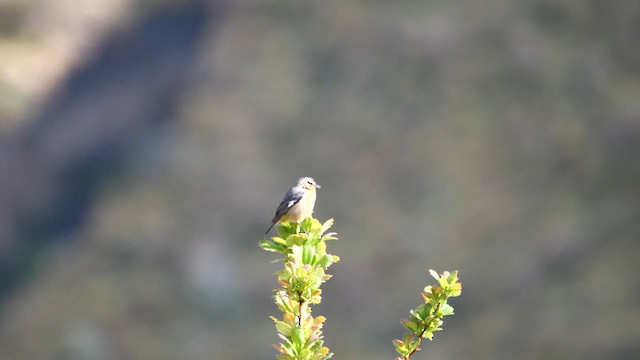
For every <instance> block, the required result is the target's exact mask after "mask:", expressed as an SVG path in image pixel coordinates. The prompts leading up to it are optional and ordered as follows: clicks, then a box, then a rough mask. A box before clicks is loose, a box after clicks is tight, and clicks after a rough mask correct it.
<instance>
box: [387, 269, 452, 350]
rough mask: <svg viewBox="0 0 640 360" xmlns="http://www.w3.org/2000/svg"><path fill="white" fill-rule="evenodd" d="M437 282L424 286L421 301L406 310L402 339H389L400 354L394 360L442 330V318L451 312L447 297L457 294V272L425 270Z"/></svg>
mask: <svg viewBox="0 0 640 360" xmlns="http://www.w3.org/2000/svg"><path fill="white" fill-rule="evenodd" d="M429 273H430V274H431V276H433V277H434V278H435V279H436V280H437V281H438V285H439V286H438V285H428V286H427V287H425V288H424V291H423V292H422V298H423V299H424V303H423V304H421V305H420V306H418V307H417V308H415V309H413V310H411V311H410V315H411V316H410V317H409V319H404V320H402V321H401V322H402V325H404V327H405V328H407V330H409V332H408V333H406V334H405V335H404V336H403V337H402V339H395V340H393V345H394V346H395V348H396V352H397V353H398V354H399V355H400V356H398V357H397V358H396V360H409V359H410V358H411V355H413V354H414V353H415V352H416V351H419V350H420V343H421V342H422V339H429V340H432V339H433V333H434V332H436V331H440V330H442V328H441V326H442V323H443V318H444V317H445V316H448V315H453V307H452V306H451V305H449V304H447V300H448V299H449V298H451V297H457V296H460V294H461V293H462V284H461V283H460V282H458V272H457V271H454V272H452V273H449V272H448V271H445V272H443V273H442V274H441V275H438V273H437V272H435V271H434V270H429Z"/></svg>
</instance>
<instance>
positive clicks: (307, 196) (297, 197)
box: [264, 176, 321, 237]
mask: <svg viewBox="0 0 640 360" xmlns="http://www.w3.org/2000/svg"><path fill="white" fill-rule="evenodd" d="M320 188H321V186H320V185H318V183H316V181H315V180H314V179H313V178H311V177H306V176H305V177H301V178H299V179H298V180H297V181H296V183H295V185H293V187H292V188H291V189H289V191H287V193H286V194H284V197H283V198H282V201H281V202H280V205H278V208H277V209H276V214H275V215H274V216H273V219H272V220H271V226H269V228H268V229H267V231H265V233H264V236H265V237H266V236H267V233H269V230H271V229H272V228H273V227H274V226H275V225H276V224H279V223H281V222H284V221H295V222H297V223H299V222H300V221H302V220H304V219H305V218H307V217H309V216H311V214H312V213H313V207H314V206H315V204H316V189H320Z"/></svg>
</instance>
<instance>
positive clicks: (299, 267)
mask: <svg viewBox="0 0 640 360" xmlns="http://www.w3.org/2000/svg"><path fill="white" fill-rule="evenodd" d="M332 225H333V219H330V220H328V221H326V222H325V223H324V224H320V222H319V221H318V220H316V219H314V218H310V217H309V218H306V219H304V220H303V221H302V223H300V224H298V223H295V222H284V223H282V224H281V225H279V226H278V233H279V235H280V236H279V237H272V238H271V239H264V240H262V241H261V242H260V247H261V248H262V249H264V250H266V251H271V252H277V253H280V254H282V255H284V256H285V257H284V259H283V260H282V261H283V264H284V269H282V270H280V271H278V272H277V273H276V275H277V277H278V283H279V284H280V288H278V289H275V290H274V294H273V298H274V300H275V303H276V305H277V306H278V309H280V311H282V313H283V314H282V319H281V320H279V319H277V318H275V317H271V318H272V319H273V321H274V322H275V325H276V330H277V331H278V337H279V338H280V340H282V341H281V342H280V344H278V345H274V348H275V349H276V350H277V351H278V354H277V355H276V358H277V359H280V360H323V359H329V358H330V357H331V356H333V353H331V352H329V348H327V347H326V346H323V345H324V341H323V336H322V324H323V323H324V321H325V317H324V316H316V317H313V316H312V315H311V305H314V304H319V303H320V302H321V301H322V297H321V294H322V290H321V289H320V285H322V284H323V283H324V282H325V281H327V280H329V278H331V275H329V274H327V273H326V270H327V268H329V266H331V264H333V263H335V262H338V261H339V260H340V258H338V257H337V256H335V255H331V254H328V253H327V251H326V250H327V245H326V243H325V241H328V240H338V238H337V237H335V236H334V235H335V233H327V234H325V232H326V231H327V230H328V229H329V228H330V227H331V226H332Z"/></svg>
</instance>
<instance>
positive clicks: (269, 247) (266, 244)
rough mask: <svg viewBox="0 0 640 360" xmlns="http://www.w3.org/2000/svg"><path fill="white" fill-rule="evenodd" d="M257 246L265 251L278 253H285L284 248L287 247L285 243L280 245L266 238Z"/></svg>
mask: <svg viewBox="0 0 640 360" xmlns="http://www.w3.org/2000/svg"><path fill="white" fill-rule="evenodd" d="M259 246H260V247H261V248H262V249H263V250H265V251H271V252H279V253H285V250H286V249H287V247H286V246H285V245H282V244H279V243H276V242H273V241H271V240H267V239H263V240H261V241H260V244H259Z"/></svg>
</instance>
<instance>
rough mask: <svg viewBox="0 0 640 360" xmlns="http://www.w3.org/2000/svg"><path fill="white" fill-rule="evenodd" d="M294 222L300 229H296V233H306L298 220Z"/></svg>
mask: <svg viewBox="0 0 640 360" xmlns="http://www.w3.org/2000/svg"><path fill="white" fill-rule="evenodd" d="M296 224H297V225H298V227H299V228H300V230H299V231H298V234H300V233H305V234H306V233H307V232H306V231H304V228H303V227H302V224H301V223H300V222H299V221H296Z"/></svg>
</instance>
